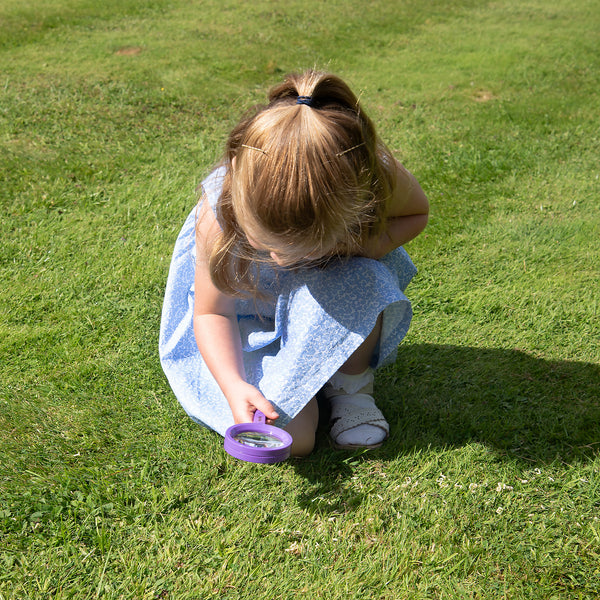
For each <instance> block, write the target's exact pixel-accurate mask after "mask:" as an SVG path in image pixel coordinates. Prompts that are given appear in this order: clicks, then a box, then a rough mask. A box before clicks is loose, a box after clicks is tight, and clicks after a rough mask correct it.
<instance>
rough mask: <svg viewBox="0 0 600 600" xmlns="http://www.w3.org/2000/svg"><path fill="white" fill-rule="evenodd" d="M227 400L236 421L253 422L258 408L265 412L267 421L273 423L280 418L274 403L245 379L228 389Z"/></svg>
mask: <svg viewBox="0 0 600 600" xmlns="http://www.w3.org/2000/svg"><path fill="white" fill-rule="evenodd" d="M227 401H228V402H229V406H230V408H231V412H232V413H233V419H234V421H235V422H236V423H252V421H253V419H254V413H255V412H256V411H257V410H260V411H261V412H262V413H264V415H265V417H267V423H273V421H275V420H276V419H278V418H279V415H278V414H277V412H276V411H275V409H274V408H273V405H272V404H271V403H270V402H269V401H268V400H267V399H266V398H265V397H264V396H263V395H262V394H261V393H260V391H259V390H258V389H257V388H255V387H254V386H253V385H250V384H249V383H246V382H245V381H242V382H240V383H238V384H237V385H236V386H235V387H233V388H231V389H229V390H227Z"/></svg>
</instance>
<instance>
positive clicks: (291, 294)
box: [159, 167, 416, 435]
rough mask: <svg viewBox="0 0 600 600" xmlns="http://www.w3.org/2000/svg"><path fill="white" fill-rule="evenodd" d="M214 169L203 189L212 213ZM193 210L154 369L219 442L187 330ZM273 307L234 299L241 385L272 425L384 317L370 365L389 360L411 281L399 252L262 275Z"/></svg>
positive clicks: (212, 402) (212, 401)
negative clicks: (252, 391)
mask: <svg viewBox="0 0 600 600" xmlns="http://www.w3.org/2000/svg"><path fill="white" fill-rule="evenodd" d="M224 173H225V170H224V168H223V167H221V168H219V169H217V170H215V171H213V173H211V175H209V177H207V178H206V180H205V181H204V182H203V183H202V187H203V190H204V193H205V195H206V197H207V198H208V201H209V203H210V205H211V206H212V207H213V208H214V207H215V206H216V203H217V200H218V198H219V195H220V193H221V188H222V180H223V176H224ZM196 212H197V211H196V208H194V209H193V210H192V211H191V213H190V214H189V216H188V218H187V220H186V221H185V223H184V225H183V228H182V230H181V232H180V234H179V237H178V238H177V241H176V243H175V249H174V253H173V258H172V262H171V266H170V270H169V277H168V280H167V287H166V292H165V299H164V304H163V310H162V319H161V327H160V341H159V354H160V360H161V364H162V367H163V369H164V372H165V374H166V376H167V378H168V380H169V383H170V385H171V387H172V389H173V391H174V393H175V396H176V397H177V399H178V400H179V402H180V403H181V405H182V407H183V408H184V410H185V411H186V412H187V414H188V415H189V416H190V417H191V418H192V419H194V420H195V421H197V422H199V423H201V424H203V425H205V426H207V427H210V428H211V429H214V430H215V431H217V432H219V433H220V434H221V435H224V434H225V431H226V429H227V428H228V427H229V426H230V425H233V416H232V414H231V410H230V409H229V405H228V403H227V400H226V399H225V396H224V395H223V393H222V392H221V390H220V388H219V386H218V385H217V383H216V381H215V379H214V377H213V376H212V374H211V373H210V371H209V370H208V368H207V366H206V364H205V363H204V360H203V359H202V355H201V354H200V352H199V351H198V347H197V345H196V340H195V337H194V331H193V312H194V270H195V258H196V243H195V242H196V240H195V224H196ZM260 273H261V275H260V288H261V289H262V290H264V291H265V292H267V294H268V295H269V297H270V298H273V301H272V302H265V301H260V300H257V301H255V300H237V301H236V307H237V314H238V323H239V327H240V333H241V337H242V347H243V356H244V365H245V369H246V375H247V379H248V382H249V383H251V384H253V385H255V386H256V387H258V388H259V389H260V391H261V392H262V393H263V395H264V396H265V397H266V398H267V399H268V400H270V401H271V402H272V403H273V405H274V406H275V408H276V410H277V412H278V413H279V415H280V418H279V419H278V421H277V424H278V425H279V426H284V425H285V424H286V423H287V422H289V421H290V420H291V419H293V418H294V417H295V416H296V415H297V414H298V413H299V412H300V410H302V408H303V407H304V406H305V405H306V404H307V403H308V402H309V400H310V399H311V398H312V397H313V396H314V395H315V394H316V393H317V392H318V391H319V389H320V388H321V387H322V386H323V385H324V384H325V383H326V382H327V381H328V379H329V378H330V377H331V376H332V375H333V374H334V373H335V372H336V371H337V370H338V368H339V367H340V366H341V365H342V364H344V362H345V361H346V360H347V359H348V357H349V356H350V355H351V354H352V353H353V352H354V351H355V350H356V349H357V348H358V347H359V346H360V344H361V343H362V342H363V341H364V339H365V338H366V337H367V335H369V333H370V332H371V331H372V329H373V327H374V326H375V323H376V320H377V317H378V315H379V314H380V313H381V312H383V323H382V333H381V338H380V342H379V347H378V350H377V352H376V355H375V356H374V357H373V361H372V366H373V367H374V368H377V367H380V366H382V365H384V364H386V363H389V362H392V361H393V360H394V358H395V355H396V349H397V347H398V344H399V343H400V341H401V340H402V339H403V338H404V336H405V335H406V332H407V330H408V327H409V325H410V321H411V318H412V310H411V305H410V301H409V300H408V298H407V297H406V296H405V295H404V289H405V288H406V286H407V285H408V283H409V282H410V280H411V279H412V277H413V276H414V275H415V273H416V269H415V266H414V265H413V263H412V261H411V259H410V258H409V256H408V254H407V253H406V251H405V250H404V249H403V248H398V249H397V250H394V251H393V252H390V253H389V254H388V255H387V256H385V257H384V258H382V259H381V260H373V259H368V258H350V259H347V260H343V261H334V262H332V263H330V264H329V265H327V266H326V267H324V268H307V269H299V270H285V269H277V268H271V267H261V271H260Z"/></svg>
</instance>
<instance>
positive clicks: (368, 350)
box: [323, 314, 389, 449]
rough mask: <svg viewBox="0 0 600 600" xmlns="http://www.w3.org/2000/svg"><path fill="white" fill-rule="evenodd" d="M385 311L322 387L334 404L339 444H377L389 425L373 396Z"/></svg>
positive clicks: (333, 418) (333, 426) (334, 429)
mask: <svg viewBox="0 0 600 600" xmlns="http://www.w3.org/2000/svg"><path fill="white" fill-rule="evenodd" d="M381 322H382V315H381V314H380V315H379V317H378V318H377V322H376V324H375V327H374V328H373V330H372V331H371V333H370V334H369V335H368V336H367V337H366V339H365V341H364V342H363V343H362V344H361V345H360V346H359V347H358V348H357V350H356V351H355V352H354V353H353V354H352V355H351V356H350V357H349V358H348V360H347V361H346V362H345V363H344V364H343V365H342V366H341V367H340V369H339V370H338V372H337V373H336V374H335V375H334V376H333V377H332V378H331V379H330V380H329V383H328V384H327V385H326V386H325V388H324V389H323V391H324V393H325V396H326V397H327V398H328V399H329V402H330V407H331V432H330V435H331V438H332V440H333V443H334V445H335V446H336V447H338V448H348V449H351V448H369V447H370V448H376V447H377V446H380V445H381V444H382V443H383V441H384V440H385V439H386V438H387V436H388V433H389V425H388V423H387V421H386V420H385V418H384V416H383V415H382V414H381V411H380V410H379V409H378V408H377V406H376V405H375V401H374V400H373V396H372V393H373V372H372V371H371V369H370V368H369V366H370V363H371V357H372V356H373V352H374V351H375V349H376V347H377V344H378V343H379V337H380V335H381Z"/></svg>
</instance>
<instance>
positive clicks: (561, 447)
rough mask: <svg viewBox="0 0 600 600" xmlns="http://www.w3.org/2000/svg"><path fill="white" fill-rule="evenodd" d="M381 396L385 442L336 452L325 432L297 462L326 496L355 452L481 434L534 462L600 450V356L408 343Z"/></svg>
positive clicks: (438, 444) (458, 441)
mask: <svg viewBox="0 0 600 600" xmlns="http://www.w3.org/2000/svg"><path fill="white" fill-rule="evenodd" d="M375 396H376V399H377V403H378V405H379V406H380V407H381V409H382V411H383V412H384V414H385V415H386V418H387V419H388V421H389V423H390V439H389V440H388V441H387V442H386V443H385V444H384V446H383V447H382V448H381V449H379V450H374V451H372V452H370V453H367V454H363V455H360V456H358V455H349V454H348V453H343V452H337V451H334V450H332V449H331V448H329V447H327V442H326V435H325V434H324V433H323V432H321V433H320V435H319V444H318V447H317V449H316V451H315V455H314V457H313V458H311V459H308V460H305V461H297V463H296V468H297V469H298V470H299V471H300V472H301V473H302V475H303V476H305V477H306V478H307V479H309V480H312V481H314V483H315V485H316V486H317V488H318V489H317V490H316V491H317V492H321V494H320V495H321V496H322V497H323V496H324V495H325V496H327V495H330V496H331V497H334V496H335V490H336V489H338V488H339V486H340V485H343V481H344V480H345V479H347V477H348V476H350V474H351V473H352V462H353V461H357V460H369V459H376V460H379V461H381V460H384V461H387V460H392V459H393V458H395V457H397V456H398V455H400V454H404V453H410V452H414V451H415V450H419V449H427V448H447V447H453V446H455V447H458V446H462V445H465V444H469V443H481V444H484V445H486V446H488V447H489V448H491V449H494V450H495V451H497V453H498V454H499V455H500V456H505V457H506V458H507V459H510V460H516V461H523V462H524V463H527V464H528V465H530V466H531V465H535V464H545V463H549V462H552V461H555V460H560V461H563V462H565V463H570V462H573V461H577V460H589V459H591V458H592V457H593V456H594V455H595V454H596V453H597V452H598V449H600V365H598V364H593V363H583V362H571V361H548V360H544V359H539V358H535V357H533V356H531V355H529V354H526V353H524V352H521V351H519V350H502V349H482V348H470V347H460V346H439V345H433V344H418V345H412V346H408V345H407V346H401V347H400V349H399V352H398V358H397V360H396V363H395V365H393V366H391V367H387V368H386V369H384V370H383V371H381V372H379V373H378V374H377V376H376V384H375ZM359 500H360V499H356V501H359ZM306 501H307V503H308V502H309V499H308V498H307V499H306ZM310 502H311V503H314V500H312V499H311V500H310ZM346 508H347V507H346Z"/></svg>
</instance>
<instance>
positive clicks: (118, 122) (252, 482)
mask: <svg viewBox="0 0 600 600" xmlns="http://www.w3.org/2000/svg"><path fill="white" fill-rule="evenodd" d="M599 9H600V4H599V3H598V2H597V1H593V0H581V1H580V2H577V3H575V5H574V4H573V3H572V2H566V0H551V1H550V2H541V1H538V0H525V2H517V1H516V0H502V1H500V2H475V1H473V0H463V1H453V2H445V1H441V0H440V1H437V0H436V1H432V2H416V1H412V0H404V1H400V2H389V1H387V2H383V1H379V0H377V1H375V2H369V3H363V2H358V1H357V0H350V1H348V2H328V3H323V2H315V1H313V0H305V1H304V2H299V1H296V0H290V1H289V2H285V3H273V2H268V1H266V0H259V1H257V2H253V3H241V2H234V1H231V0H229V1H227V0H226V1H225V2H220V3H217V2H213V1H205V2H202V3H190V2H184V1H182V0H169V1H167V0H155V1H153V2H136V1H134V0H120V1H119V2H117V1H114V0H108V1H105V2H89V1H87V0H80V1H75V0H59V1H52V2H50V1H48V0H33V1H31V2H23V1H21V0H19V1H17V0H4V2H3V3H2V6H0V65H2V66H1V67H0V203H1V204H0V205H1V208H2V212H3V218H2V219H1V220H0V235H1V236H2V245H1V246H0V276H1V278H2V281H3V284H4V285H3V286H2V288H1V289H0V361H1V365H2V368H1V369H0V453H1V454H0V457H1V460H0V503H1V504H0V523H1V525H0V599H1V600H8V599H19V600H20V599H29V598H57V599H66V598H77V599H79V598H82V599H86V598H90V599H91V598H106V599H113V598H114V599H117V598H135V599H137V598H140V599H144V600H145V599H148V600H150V599H159V598H173V599H175V598H176V599H178V600H179V599H186V598H190V599H192V598H199V599H204V598H232V599H233V598H235V599H245V598H252V599H258V598H264V599H265V600H266V599H269V600H272V599H274V598H290V597H292V598H296V597H306V598H326V599H327V600H335V599H344V600H346V599H350V598H361V599H362V598H376V599H379V598H389V599H398V598H401V599H405V598H406V599H439V600H445V599H455V598H456V599H459V598H460V599H463V598H465V599H466V598H473V599H475V598H477V599H481V598H485V599H489V600H495V599H497V598H509V599H520V598H523V599H527V600H529V599H539V600H549V599H563V598H564V599H569V600H570V599H572V598H584V599H595V598H598V597H600V583H599V582H600V567H599V565H600V521H599V518H600V474H599V468H600V461H599V456H598V448H599V444H600V402H599V398H600V315H599V310H598V290H599V281H600V270H599V268H598V263H599V259H600V209H599V206H598V189H599V183H600V179H599V177H600V169H599V168H598V155H599V152H600V142H599V137H598V131H599V130H600V116H599V113H598V108H597V107H598V104H599V101H600V98H599V94H598V89H600V87H599V84H600V81H599V79H600V75H599V74H600V64H599V63H600V60H599V55H598V52H597V45H598V44H597V39H598V31H599V29H600V10H599ZM312 66H317V67H321V68H328V69H331V70H333V71H335V72H337V73H339V74H340V75H342V76H343V77H345V78H346V79H347V80H348V81H349V82H350V83H351V84H352V86H353V87H354V88H355V89H356V90H357V91H359V92H360V93H361V94H362V96H361V97H362V99H363V101H364V103H365V106H366V107H367V108H368V109H369V112H370V113H371V115H372V116H373V118H374V120H375V121H376V122H377V123H378V125H379V129H380V132H381V134H382V136H383V137H384V138H385V140H386V141H387V142H388V144H389V145H390V146H391V147H392V148H394V149H395V151H396V152H397V154H398V156H399V157H400V158H401V160H403V162H404V163H405V164H406V165H407V167H408V168H410V169H411V170H412V171H413V172H414V173H415V174H416V175H417V176H418V178H419V180H420V181H421V183H422V185H423V187H424V189H425V190H426V192H427V194H428V196H429V198H430V201H431V205H432V214H431V221H430V224H429V226H428V228H427V230H426V232H425V234H423V235H422V236H420V237H419V238H418V239H417V240H415V241H414V242H412V243H411V244H410V246H409V247H408V250H409V252H410V253H411V255H412V256H413V258H414V260H415V262H416V263H417V265H418V266H419V275H418V277H417V278H416V279H415V281H414V282H413V284H411V287H410V289H409V295H410V297H411V299H412V300H413V304H414V311H415V318H414V323H413V326H412V328H411V330H410V332H409V335H408V337H407V339H406V340H405V342H404V343H403V345H402V346H401V348H400V352H399V356H398V360H397V362H396V364H395V365H394V366H393V367H389V368H387V369H386V370H385V371H383V372H382V373H380V375H379V376H378V379H377V382H376V392H377V396H378V398H379V404H380V405H381V407H382V409H383V410H384V412H385V414H386V416H387V417H388V420H389V421H390V424H391V427H392V435H391V438H390V440H389V441H388V442H387V443H386V445H385V446H384V447H382V448H381V449H379V450H377V451H373V452H370V453H357V454H348V453H343V452H337V451H334V450H332V449H331V448H330V447H329V446H328V444H327V440H326V432H325V431H322V432H321V433H320V436H319V444H318V447H317V450H316V451H315V453H314V454H313V455H312V456H311V457H310V458H308V459H306V460H291V461H288V462H286V463H284V464H281V465H276V466H269V467H265V466H258V465H251V464H245V463H241V462H238V461H235V460H234V459H232V458H231V457H229V456H228V455H227V454H225V453H224V451H223V449H222V440H221V438H219V437H218V436H217V435H216V434H214V433H212V432H210V431H207V430H204V429H202V428H200V427H198V426H196V425H195V424H194V423H192V422H191V421H190V420H189V419H188V418H187V417H186V416H185V415H184V414H183V411H182V410H181V409H180V408H179V406H178V404H177V402H176V400H175V398H174V397H173V394H172V392H171V391H170V389H169V387H168V384H167V382H166V380H165V378H164V376H163V374H162V372H161V369H160V365H159V363H158V356H157V343H158V325H159V317H160V308H161V302H162V293H163V289H164V285H165V282H166V275H167V270H168V264H169V259H170V253H171V250H172V248H173V244H174V241H175V237H176V235H177V232H178V230H179V228H180V226H181V224H182V222H183V219H184V217H185V215H186V214H187V212H188V211H189V209H190V207H191V206H192V205H193V203H194V189H195V186H196V185H197V183H198V182H199V180H200V179H201V177H202V176H203V175H205V174H206V173H207V172H208V171H209V169H210V167H211V165H212V164H213V163H214V161H215V160H216V159H217V158H218V156H219V154H220V152H221V149H222V147H223V142H224V138H225V136H226V134H227V132H228V130H229V129H230V127H231V126H232V125H233V123H234V122H235V121H236V119H237V118H238V117H239V115H240V114H241V113H242V112H244V111H245V110H246V109H247V108H248V107H249V106H251V105H252V104H253V103H255V102H260V101H262V100H263V99H264V97H265V93H266V90H267V89H268V88H269V87H270V86H271V85H272V84H274V83H276V82H277V81H279V80H280V79H281V77H282V75H283V73H285V72H287V71H291V70H298V69H303V68H306V67H312Z"/></svg>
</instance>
